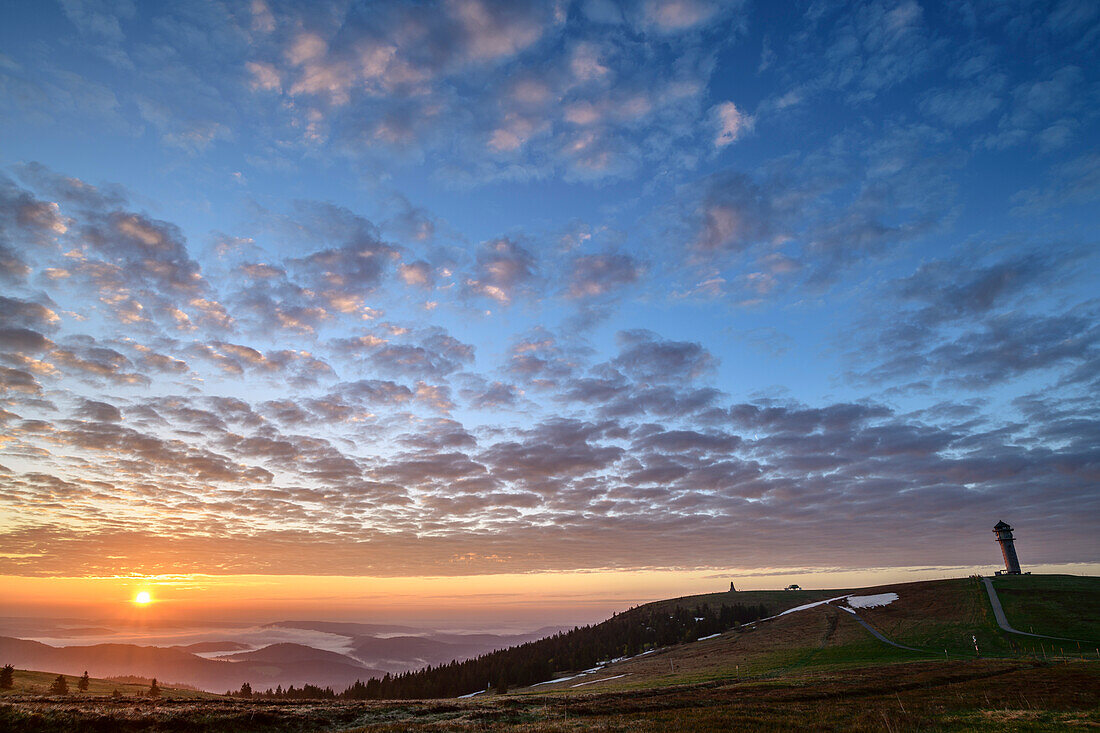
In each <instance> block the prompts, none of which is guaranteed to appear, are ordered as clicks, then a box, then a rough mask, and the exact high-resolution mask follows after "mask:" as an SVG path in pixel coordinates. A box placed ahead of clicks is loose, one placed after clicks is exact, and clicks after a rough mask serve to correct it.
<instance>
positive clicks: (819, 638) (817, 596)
mask: <svg viewBox="0 0 1100 733" xmlns="http://www.w3.org/2000/svg"><path fill="white" fill-rule="evenodd" d="M1004 580H1006V579H999V580H998V581H997V582H998V584H1000V583H1002V582H1003V581H1004ZM1011 580H1012V581H1014V583H1015V584H1016V585H1017V586H1019V590H1018V592H1016V593H1015V594H1010V596H1011V598H1012V601H1011V603H1012V605H1011V606H1009V605H1008V604H1007V603H1006V605H1005V608H1006V613H1008V615H1009V619H1010V620H1012V619H1013V618H1014V617H1013V613H1014V612H1017V613H1019V614H1020V618H1023V619H1027V618H1031V619H1042V621H1043V624H1042V626H1041V628H1043V629H1045V631H1043V632H1041V633H1051V634H1054V633H1057V635H1061V636H1068V635H1070V633H1069V632H1070V631H1071V630H1075V631H1076V632H1077V633H1084V631H1083V628H1084V627H1085V626H1087V625H1088V618H1089V615H1090V614H1092V616H1091V617H1092V618H1093V619H1096V618H1100V615H1097V614H1096V611H1095V610H1093V609H1095V608H1096V604H1097V602H1098V601H1100V579H1097V578H1071V577H1070V576H1021V577H1020V578H1014V579H1011ZM998 587H1000V585H998ZM852 593H854V594H856V595H877V594H881V593H896V594H897V596H898V599H897V600H896V601H893V602H892V603H890V604H888V605H885V606H880V607H877V608H861V609H858V615H859V617H860V619H862V620H863V621H865V622H866V623H868V624H870V625H871V626H872V627H873V628H874V629H876V630H877V631H879V632H880V633H881V634H883V635H884V636H885V637H886V638H888V639H889V640H891V641H893V642H895V643H897V644H900V645H902V646H906V647H912V649H899V648H897V647H895V646H890V645H889V644H886V643H883V642H882V641H880V640H878V639H876V638H875V637H874V636H872V635H871V633H870V632H868V631H867V629H866V628H864V627H863V626H861V625H860V624H859V622H858V621H857V620H856V619H855V618H854V617H853V616H852V615H851V614H849V613H847V612H845V611H843V610H842V609H840V608H839V607H838V606H839V605H842V604H840V603H834V604H831V605H822V606H817V607H814V608H810V609H805V610H801V611H796V612H794V613H790V614H787V615H784V616H780V617H779V618H775V619H772V620H768V621H762V622H760V623H757V624H747V625H746V626H745V627H744V628H741V629H737V630H731V631H729V632H726V633H723V634H721V635H720V636H718V637H716V638H713V639H706V640H702V641H697V642H694V643H691V644H685V645H679V646H671V647H667V648H664V649H661V650H659V651H656V652H653V653H651V654H646V655H644V656H640V657H635V658H632V659H629V660H625V661H621V662H617V663H615V664H611V665H607V666H605V667H604V668H603V669H601V670H599V671H598V672H595V673H590V674H586V675H582V676H579V677H574V674H575V673H573V672H570V673H563V674H562V675H560V676H561V677H563V678H569V679H563V681H561V682H557V683H552V684H546V685H539V686H537V687H535V688H528V690H526V692H528V693H531V694H534V693H537V694H543V693H547V692H550V693H553V692H569V693H578V692H582V691H597V690H625V689H643V688H649V687H661V686H667V685H676V684H691V683H701V682H705V681H708V680H732V679H741V680H743V681H744V680H748V679H777V678H787V677H789V676H790V675H792V674H801V673H807V672H816V671H825V670H837V669H845V668H853V667H864V666H867V665H878V664H893V663H904V662H935V661H967V662H969V661H977V660H979V659H1044V658H1047V659H1050V658H1053V657H1056V656H1058V657H1060V656H1063V655H1064V656H1066V657H1077V658H1084V659H1089V658H1091V659H1094V660H1095V658H1096V652H1095V650H1094V649H1092V648H1087V649H1086V648H1082V649H1080V650H1078V648H1077V646H1076V645H1073V646H1072V648H1071V645H1069V644H1063V645H1060V646H1059V645H1057V644H1052V643H1051V642H1050V641H1045V640H1042V639H1034V638H1029V637H1024V636H1019V635H1015V634H1009V633H1006V632H1004V631H1002V630H1001V629H1000V628H999V627H998V626H997V623H996V620H995V618H994V616H993V610H992V608H991V606H990V604H989V599H988V596H987V594H986V591H985V587H984V586H983V585H982V584H981V582H980V581H979V580H978V579H976V578H956V579H951V580H938V581H924V582H916V583H902V584H895V585H885V586H877V587H873V588H860V589H847V590H843V589H834V590H823V591H747V592H737V593H717V594H707V595H699V596H685V597H682V598H677V599H670V600H667V601H658V602H656V603H651V604H646V605H645V606H640V607H638V608H637V609H632V611H631V612H635V611H637V612H641V611H648V610H651V609H657V610H661V611H666V612H667V611H670V610H671V609H673V608H675V607H676V606H681V607H684V606H689V607H690V606H695V605H700V604H703V603H709V604H714V603H717V602H720V601H722V600H725V601H726V602H730V601H731V600H732V599H736V600H737V601H738V602H742V603H746V602H755V603H767V604H771V606H770V607H771V608H775V609H776V611H777V612H778V611H780V610H783V609H787V608H793V607H796V606H800V605H804V604H807V603H813V602H815V601H820V600H824V599H828V598H836V597H837V596H844V595H847V594H852ZM1000 596H1001V600H1002V603H1005V594H1004V593H1000ZM1020 609H1022V610H1020ZM1013 623H1017V622H1016V621H1013ZM1019 623H1023V622H1022V621H1021V622H1019ZM1093 625H1095V624H1093ZM1017 628H1020V629H1021V630H1027V626H1017ZM1039 628H1040V626H1039V625H1037V626H1036V633H1040V632H1039ZM1093 634H1095V632H1093ZM1081 638H1088V637H1087V636H1082V637H1081ZM975 640H976V643H977V646H978V649H977V651H976V650H975V648H974V647H975Z"/></svg>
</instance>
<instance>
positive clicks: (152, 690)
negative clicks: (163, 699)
mask: <svg viewBox="0 0 1100 733" xmlns="http://www.w3.org/2000/svg"><path fill="white" fill-rule="evenodd" d="M148 695H149V697H160V688H159V687H157V678H156V677H154V678H153V682H152V684H150V685H149V692H148Z"/></svg>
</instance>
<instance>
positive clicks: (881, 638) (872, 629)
mask: <svg viewBox="0 0 1100 733" xmlns="http://www.w3.org/2000/svg"><path fill="white" fill-rule="evenodd" d="M837 608H839V609H840V610H841V611H847V612H848V613H850V614H851V615H852V618H854V619H855V620H856V622H857V623H858V624H859V625H860V626H862V627H863V628H865V629H867V630H868V631H870V632H871V636H873V637H875V638H876V639H878V640H879V641H881V642H884V643H886V644H889V645H890V646H896V647H897V648H898V649H905V650H907V651H911V652H923V653H929V652H928V651H927V650H925V649H915V648H913V647H911V646H905V645H903V644H898V643H897V642H896V641H890V640H889V639H887V638H886V637H885V636H883V635H882V634H881V633H880V632H879V630H878V629H876V628H875V627H873V626H871V624H869V623H867V622H866V621H864V620H863V619H861V618H860V617H859V614H857V613H856V612H855V611H853V610H852V609H850V608H846V607H844V606H837Z"/></svg>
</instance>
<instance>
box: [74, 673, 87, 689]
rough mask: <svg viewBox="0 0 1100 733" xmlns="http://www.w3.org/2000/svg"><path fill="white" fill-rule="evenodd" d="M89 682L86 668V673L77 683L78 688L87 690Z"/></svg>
mask: <svg viewBox="0 0 1100 733" xmlns="http://www.w3.org/2000/svg"><path fill="white" fill-rule="evenodd" d="M88 682H89V680H88V670H84V675H83V676H82V677H81V678H80V679H79V680H78V681H77V683H76V689H78V690H80V691H81V692H87V691H88Z"/></svg>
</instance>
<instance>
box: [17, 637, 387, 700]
mask: <svg viewBox="0 0 1100 733" xmlns="http://www.w3.org/2000/svg"><path fill="white" fill-rule="evenodd" d="M274 646H275V647H281V646H291V647H297V646H299V645H295V644H291V645H281V644H276V645H274ZM263 651H264V650H258V652H263ZM296 653H297V654H298V656H297V657H296V658H293V659H289V660H286V661H282V660H279V659H277V658H275V657H278V656H280V654H281V652H279V651H276V652H271V656H272V657H273V658H271V659H266V660H261V659H253V660H250V659H246V660H241V661H236V662H227V661H219V660H216V659H204V658H202V657H199V656H196V655H194V654H192V653H190V652H188V651H184V650H183V649H179V648H162V647H151V646H136V645H134V644H96V645H93V646H70V647H53V646H49V645H48V644H42V643H39V642H37V641H29V640H26V639H15V638H12V637H6V636H5V637H0V660H2V661H3V663H4V664H13V665H15V666H16V667H17V668H19V669H37V670H42V671H48V672H55V673H61V674H69V675H80V674H82V673H83V672H84V670H87V671H88V673H89V674H91V675H92V676H93V677H114V676H120V675H133V676H137V677H156V678H157V679H158V680H161V681H164V682H182V683H184V684H188V685H193V686H195V687H198V688H199V689H202V690H207V691H210V692H225V691H226V690H236V689H238V688H240V686H241V684H242V683H244V682H248V683H249V684H250V685H252V688H253V689H256V690H262V689H266V688H268V687H275V686H276V685H282V686H283V687H287V686H288V685H291V684H293V685H295V686H298V687H300V686H302V685H304V684H312V685H317V686H319V687H328V686H331V687H332V688H333V689H336V690H342V689H343V688H345V687H347V686H348V685H350V684H352V683H353V682H355V681H356V680H365V679H367V678H369V677H372V676H382V675H384V674H385V671H384V670H380V669H375V668H370V667H365V666H363V665H361V664H359V663H357V662H355V661H354V660H352V659H349V658H347V657H342V656H341V655H335V657H339V658H340V659H336V660H330V659H329V658H326V657H325V656H324V655H325V654H327V653H326V652H323V651H320V650H312V654H311V655H305V658H303V656H304V655H303V653H302V652H301V650H298V651H297V652H296ZM290 656H293V655H290Z"/></svg>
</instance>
